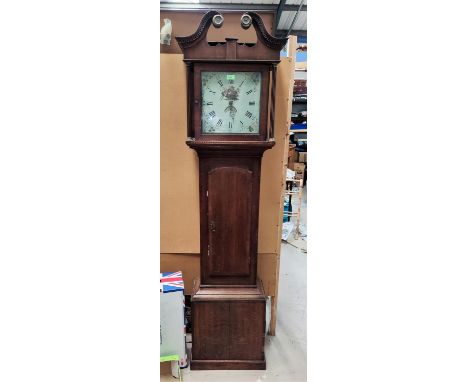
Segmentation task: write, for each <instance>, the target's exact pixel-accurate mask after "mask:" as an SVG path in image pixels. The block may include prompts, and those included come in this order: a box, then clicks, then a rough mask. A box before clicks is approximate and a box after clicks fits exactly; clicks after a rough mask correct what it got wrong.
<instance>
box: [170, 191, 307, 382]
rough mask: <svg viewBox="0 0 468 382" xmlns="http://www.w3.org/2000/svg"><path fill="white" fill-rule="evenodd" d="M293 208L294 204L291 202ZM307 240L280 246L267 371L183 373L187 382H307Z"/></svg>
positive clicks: (290, 240)
mask: <svg viewBox="0 0 468 382" xmlns="http://www.w3.org/2000/svg"><path fill="white" fill-rule="evenodd" d="M306 205H307V191H306V187H304V192H303V198H302V211H301V215H302V216H301V228H302V229H303V232H306ZM293 206H294V201H293ZM306 240H307V236H305V235H304V237H301V238H299V239H298V240H294V239H293V234H291V235H290V238H289V240H288V243H286V242H283V243H282V244H281V262H280V277H279V292H278V308H277V314H278V316H277V323H276V336H274V337H273V336H267V338H266V343H265V357H266V363H267V370H210V371H191V370H190V369H189V368H187V369H184V370H183V379H184V381H186V382H215V381H216V382H219V381H223V382H263V381H272V382H305V381H306V364H307V361H306V348H307V346H306V338H307V331H306V328H307V321H306V313H307V307H306V285H307V280H306V269H307V266H306V258H307V253H306ZM161 381H162V382H173V381H177V379H175V378H173V377H172V376H171V372H170V363H168V362H166V363H164V364H161Z"/></svg>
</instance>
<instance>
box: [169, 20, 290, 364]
mask: <svg viewBox="0 0 468 382" xmlns="http://www.w3.org/2000/svg"><path fill="white" fill-rule="evenodd" d="M222 24H223V17H222V15H221V14H220V13H218V12H216V11H211V12H208V13H206V14H205V15H204V16H203V18H202V19H201V22H200V25H199V26H198V28H197V30H196V31H195V32H194V33H193V34H192V35H190V36H184V37H176V40H177V42H178V43H179V46H180V47H181V49H182V51H183V53H184V61H185V63H186V69H187V94H188V97H187V109H188V115H187V136H188V138H187V145H188V146H189V147H190V148H192V149H194V150H196V152H197V154H198V157H199V182H200V184H199V194H200V263H201V264H200V265H201V266H200V280H198V281H197V284H196V286H195V291H194V294H193V295H192V319H193V322H192V327H193V332H192V336H193V338H192V345H193V346H192V360H191V369H192V370H202V369H205V370H210V369H265V368H266V363H265V355H264V341H265V333H266V328H265V306H266V296H265V294H264V291H263V287H262V285H261V282H260V281H259V280H258V279H257V256H258V253H257V252H258V212H259V194H260V173H261V159H262V156H263V153H264V151H265V150H268V149H270V148H272V147H273V146H274V139H273V137H274V99H275V92H274V87H275V80H276V65H277V64H278V63H279V52H280V50H281V48H282V47H283V46H284V45H285V43H286V42H287V39H279V38H275V37H273V36H271V35H270V34H269V33H268V32H267V31H266V29H265V27H264V25H263V21H262V19H261V18H260V16H259V15H257V14H256V13H254V12H246V13H244V14H243V15H242V16H241V18H240V26H241V27H242V28H244V29H247V28H249V27H251V26H253V28H254V29H255V32H256V35H257V43H255V44H252V43H250V44H243V43H238V42H237V40H236V39H235V38H231V37H226V38H225V41H221V42H212V41H210V42H208V41H207V40H206V34H207V31H208V29H209V28H210V26H214V27H221V26H222Z"/></svg>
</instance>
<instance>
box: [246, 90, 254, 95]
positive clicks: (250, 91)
mask: <svg viewBox="0 0 468 382" xmlns="http://www.w3.org/2000/svg"><path fill="white" fill-rule="evenodd" d="M252 92H253V90H252V89H250V90H249V91H248V92H247V93H245V94H250V93H252Z"/></svg>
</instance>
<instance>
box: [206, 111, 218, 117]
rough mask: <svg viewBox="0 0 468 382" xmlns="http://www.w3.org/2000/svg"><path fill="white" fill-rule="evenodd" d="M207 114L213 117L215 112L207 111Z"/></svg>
mask: <svg viewBox="0 0 468 382" xmlns="http://www.w3.org/2000/svg"><path fill="white" fill-rule="evenodd" d="M208 115H209V116H210V117H214V116H215V115H216V113H215V112H214V111H210V112H209V113H208Z"/></svg>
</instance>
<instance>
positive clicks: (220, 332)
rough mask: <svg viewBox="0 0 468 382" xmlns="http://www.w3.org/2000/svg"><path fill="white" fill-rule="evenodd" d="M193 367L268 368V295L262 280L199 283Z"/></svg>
mask: <svg viewBox="0 0 468 382" xmlns="http://www.w3.org/2000/svg"><path fill="white" fill-rule="evenodd" d="M195 290H196V292H195V294H194V295H193V296H192V319H193V323H192V324H193V333H192V361H191V366H190V368H191V369H192V370H265V368H266V362H265V354H264V345H265V332H266V328H265V313H266V311H265V309H266V297H265V294H264V292H263V288H262V287H261V284H260V283H258V284H257V285H255V286H245V287H237V286H236V287H230V286H215V287H214V286H210V287H198V286H197V287H196V288H195Z"/></svg>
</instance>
